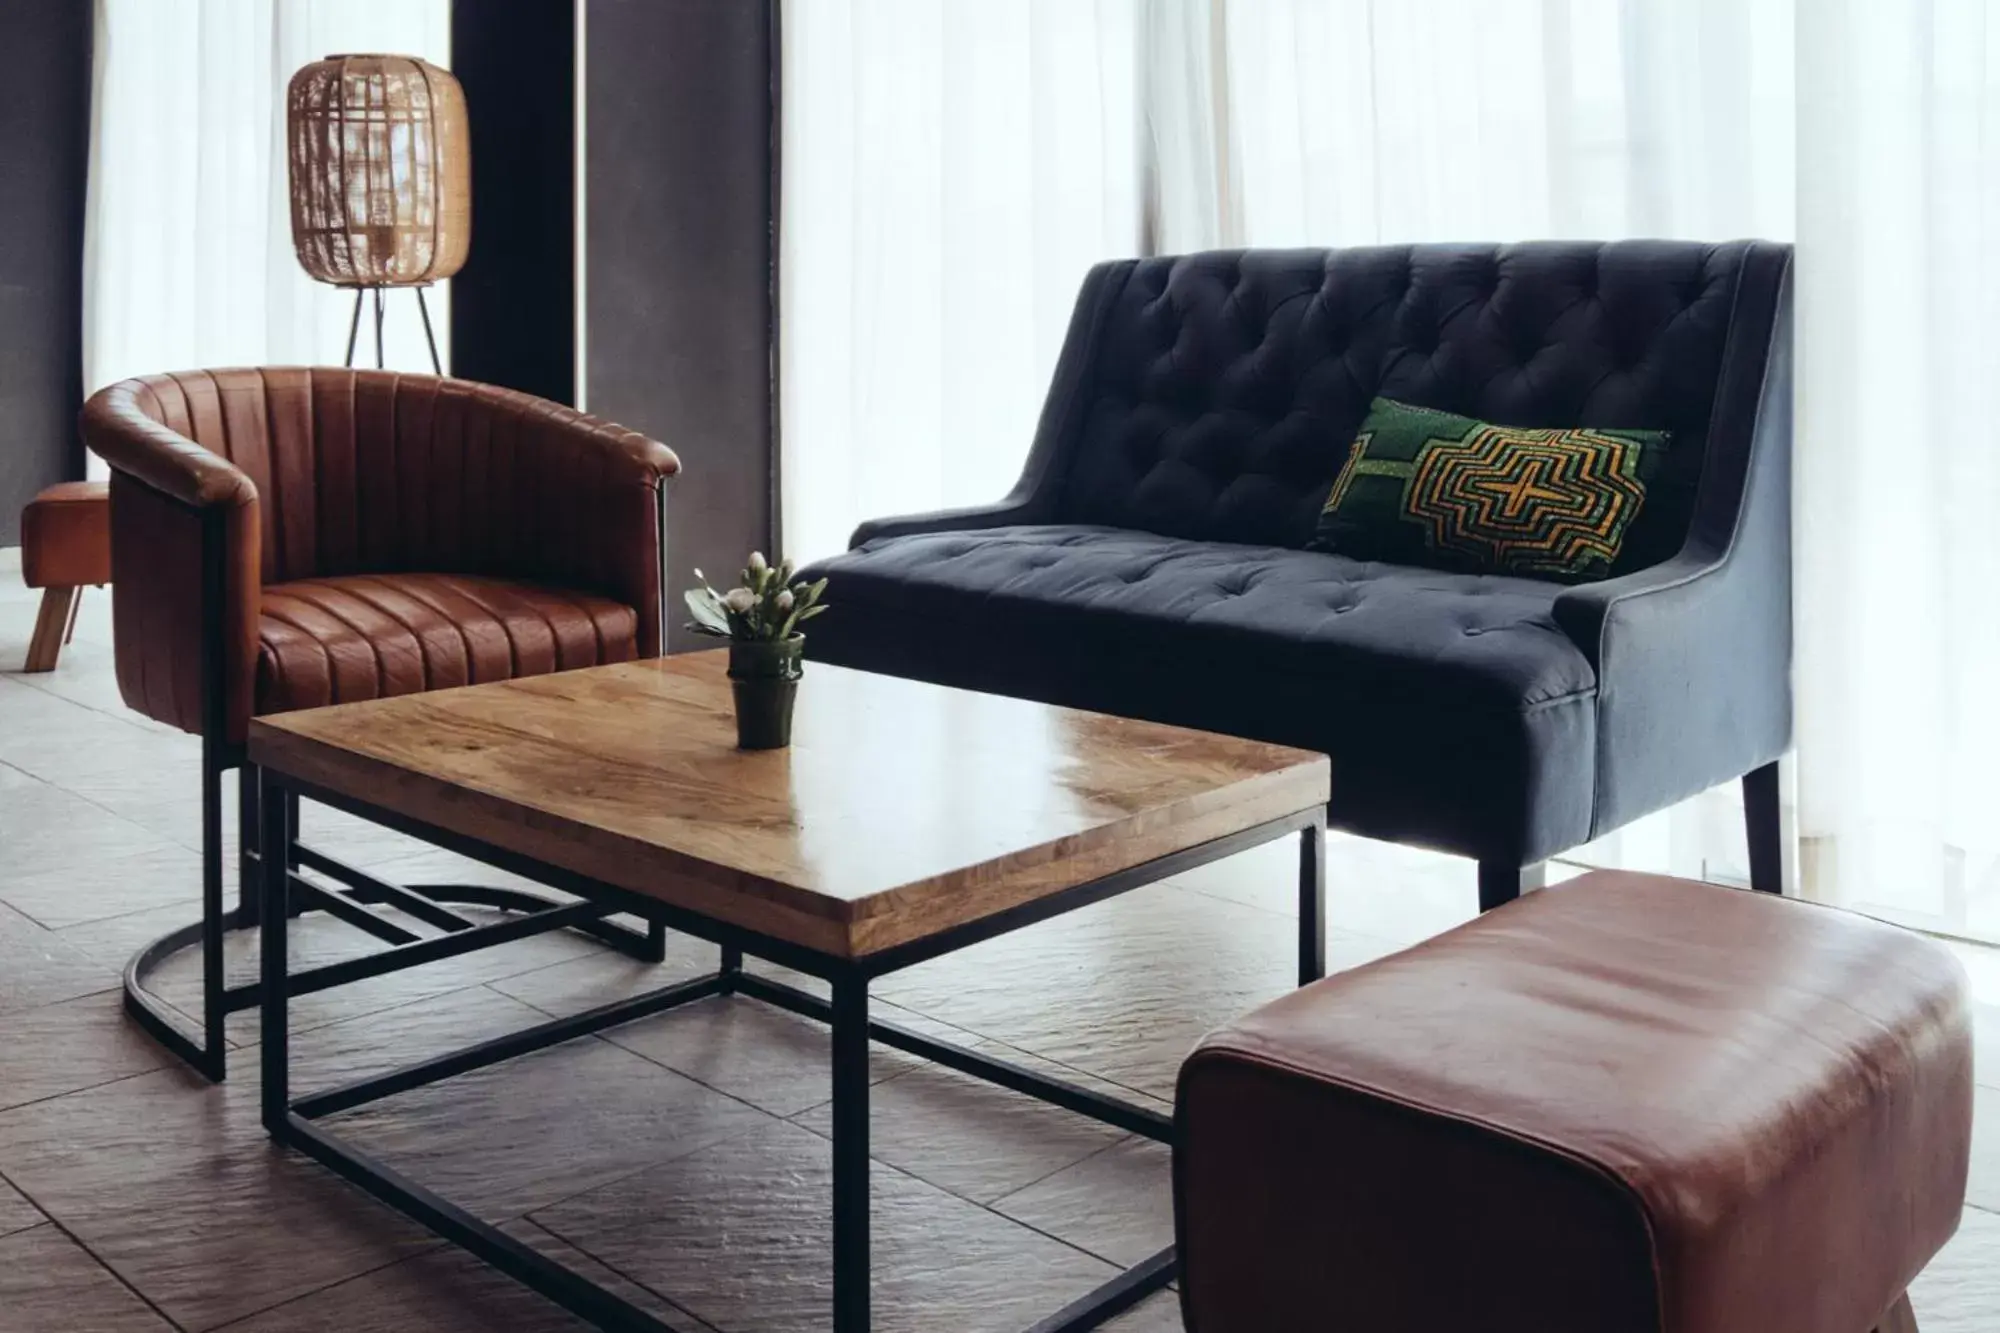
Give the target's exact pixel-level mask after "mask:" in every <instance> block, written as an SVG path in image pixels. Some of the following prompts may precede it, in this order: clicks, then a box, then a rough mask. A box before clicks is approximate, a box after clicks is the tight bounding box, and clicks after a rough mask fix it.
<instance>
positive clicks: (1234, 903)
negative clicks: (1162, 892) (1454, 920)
mask: <svg viewBox="0 0 2000 1333" xmlns="http://www.w3.org/2000/svg"><path fill="white" fill-rule="evenodd" d="M1162 883H1164V884H1165V885H1166V886H1167V887H1168V888H1170V889H1178V890H1179V891H1180V892H1182V893H1192V894H1194V895H1195V896H1196V897H1198V898H1206V899H1208V900H1209V901H1210V902H1219V903H1228V904H1229V905H1230V906H1231V907H1241V908H1246V909H1248V910H1249V911H1252V912H1260V913H1262V914H1263V915H1265V916H1270V917H1276V918H1278V919H1279V920H1281V921H1294V922H1295V921H1297V920H1298V919H1299V914H1298V913H1297V912H1296V911H1292V912H1280V911H1278V910H1277V909H1275V908H1271V907H1265V906H1263V905H1262V904H1260V903H1251V902H1245V901H1243V899H1241V898H1232V897H1230V896H1229V895H1228V894H1226V893H1216V892H1214V891H1213V890H1210V889H1204V888H1200V887H1198V886H1196V885H1193V884H1180V883H1176V882H1175V881H1173V880H1163V881H1162ZM1468 919H1470V918H1468ZM1326 930H1327V935H1328V937H1329V938H1345V939H1350V940H1362V941H1365V942H1367V943H1370V944H1386V945H1388V946H1390V947H1391V948H1395V949H1407V948H1409V947H1410V946H1411V945H1412V944H1416V943H1419V942H1420V940H1422V939H1430V938H1432V937H1431V936H1429V935H1425V936H1421V937H1419V939H1418V940H1399V939H1396V938H1394V937H1392V936H1389V935H1377V934H1375V933H1374V932H1373V931H1368V930H1354V929H1351V928H1349V927H1347V926H1343V925H1341V924H1340V922H1339V921H1337V920H1335V919H1333V917H1332V916H1331V915H1329V916H1328V917H1327V920H1326Z"/></svg>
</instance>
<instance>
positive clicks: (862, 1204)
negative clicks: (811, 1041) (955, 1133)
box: [833, 972, 872, 1333]
mask: <svg viewBox="0 0 2000 1333" xmlns="http://www.w3.org/2000/svg"><path fill="white" fill-rule="evenodd" d="M871 1277H872V1272H871V1267H870V1261H869V1246H868V978H867V977H866V976H865V975H862V974H860V973H858V972H850V973H848V974H847V975H846V976H844V977H840V978H837V979H836V980H835V981H834V983H833V1328H834V1333H868V1324H869V1295H870V1292H869V1283H870V1280H871Z"/></svg>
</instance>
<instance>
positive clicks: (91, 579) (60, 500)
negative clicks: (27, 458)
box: [21, 481, 111, 588]
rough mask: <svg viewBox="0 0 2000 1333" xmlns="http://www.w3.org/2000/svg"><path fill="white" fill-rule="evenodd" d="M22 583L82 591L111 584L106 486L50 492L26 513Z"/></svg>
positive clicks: (70, 485) (86, 484)
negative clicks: (90, 586) (93, 586)
mask: <svg viewBox="0 0 2000 1333" xmlns="http://www.w3.org/2000/svg"><path fill="white" fill-rule="evenodd" d="M21 582H23V583H25V584H27V585H28V586H29V587H30V588H81V587H84V586H86V585H96V584H103V583H109V582H111V491H110V486H109V484H108V483H106V482H102V481H64V482H58V483H57V484H55V485H54V486H49V487H46V488H44V489H43V490H42V492H41V493H40V494H39V495H37V496H36V497H35V498H34V499H32V500H30V501H29V502H28V503H27V505H26V506H25V507H24V508H23V509H22V510H21Z"/></svg>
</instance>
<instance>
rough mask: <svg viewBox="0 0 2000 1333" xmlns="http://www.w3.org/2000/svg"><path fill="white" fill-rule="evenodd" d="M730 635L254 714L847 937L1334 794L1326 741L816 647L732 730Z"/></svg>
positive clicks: (502, 844)
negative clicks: (839, 661) (1141, 717)
mask: <svg viewBox="0 0 2000 1333" xmlns="http://www.w3.org/2000/svg"><path fill="white" fill-rule="evenodd" d="M725 666H726V654H725V653H724V652H721V651H715V652H704V653H691V654H686V655H682V656H676V657H668V658H660V659H656V660H651V661H643V662H629V663H625V664H622V665H618V666H607V667H594V668H590V669H587V670H582V671H567V672H561V673H558V674H555V675H548V676H535V677H531V678H528V679H525V680H515V681H505V682H500V683H496V684H491V685H474V686H469V687H466V688H462V689H452V690H437V691H433V692H430V693H427V694H413V695H406V696H404V697H401V698H396V699H381V700H372V701H369V702H364V703H354V704H339V705H335V706H334V707H331V708H316V709H311V710H308V711H304V712H296V713H282V714H278V715H275V716H272V717H263V718H258V719H256V720H254V721H253V722H252V723H251V727H250V750H249V753H250V760H251V762H253V763H256V764H261V765H266V766H268V767H270V768H272V769H274V770H275V771H277V772H278V773H280V774H283V775H284V776H286V777H291V778H295V779H298V780H299V781H301V782H305V783H308V784H311V785H312V786H315V787H318V788H321V789H323V790H325V791H328V792H331V793H333V794H335V795H339V796H346V797H348V798H350V799H353V800H357V801H361V802H364V803H366V804H368V805H372V806H375V807H378V808H380V809H384V810H389V811H393V812H395V813H398V814H401V815H404V816H406V817H408V818H411V819H415V820H418V821H420V822H422V823H425V824H429V825H433V826H435V827H439V828H443V829H446V830H449V831H450V832H453V833H457V834H460V835H463V836H465V837H469V838H473V839H476V840H478V841H479V842H482V843H486V844H488V845H491V846H494V847H498V848H501V849H503V850H506V851H510V852H514V853H516V854H519V855H523V856H528V857H532V858H534V859H535V860H538V861H541V862H543V863H545V864H549V865H553V866H556V867H559V868H561V869H564V870H568V871H571V872H573V873H577V874H581V875H586V876H589V877H590V878H592V879H597V880H602V881H605V882H607V883H610V884H615V885H617V886H619V887H621V888H625V889H629V890H632V891H634V892H637V893H643V894H646V895H649V896H651V897H655V898H659V899H661V900H663V901H666V902H669V903H673V904H675V905H676V906H679V907H683V908H686V909H689V910H692V911H695V912H699V913H701V914H703V915H705V916H709V917H714V918H717V919H720V920H723V921H726V922H730V923H732V924H735V925H738V926H743V927H747V928H749V929H752V930H758V931H762V932H764V933H766V934H768V935H773V936H777V937H778V938H780V939H784V940H787V941H789V942H791V943H793V944H797V945H803V946H805V947H807V948H812V949H817V950H819V951H821V952H823V953H828V954H832V955H833V956H836V957H843V958H854V957H861V956H864V955H866V954H870V953H874V952H877V951H879V950H882V949H886V948H890V947H893V946H895V945H899V944H904V943H908V942H910V941H913V940H918V939H923V938H928V937H929V936H931V935H934V934H937V933H939V932H941V931H944V930H948V929H950V928H952V927H954V926H958V925H962V924H965V923H967V922H970V921H975V920H978V919H980V918H982V917H985V916H988V915H990V914H992V913H995V912H1000V911H1004V910H1006V909H1008V908H1010V907H1015V906H1018V905H1020V904H1023V903H1027V902H1031V901H1034V900H1036V899H1038V898H1041V897H1045V896H1047V895H1049V894H1053V893H1057V892H1060V891H1062V890H1063V889H1066V888H1072V887H1074V886H1076V885H1079V884H1085V883H1088V882H1090V881H1092V880H1095V879H1099V878H1101V877H1103V876H1105V875H1107V874H1111V873H1113V872H1115V871H1118V870H1123V869H1127V868H1129V867H1132V866H1135V865H1140V864H1143V863H1145V862H1147V861H1151V860H1153V859H1155V858H1157V857H1160V856H1165V855H1168V854H1170V853H1173V852H1177V851H1183V850H1186V849H1188V848H1192V847H1197V846H1200V845H1202V844H1204V843H1207V842H1212V841H1214V840H1215V839H1217V838H1220V837H1225V836H1227V835H1229V834H1232V833H1238V832H1241V831H1243V830H1245V829H1249V828H1254V827H1256V826H1257V825H1260V824H1264V823H1268V822H1270V821H1272V820H1276V819H1283V818H1286V817H1288V816H1291V815H1296V814H1299V813H1301V812H1304V811H1310V810H1312V809H1314V808H1316V807H1318V806H1322V805H1324V804H1325V803H1326V799H1327V788H1328V766H1327V760H1326V757H1325V756H1324V755H1319V754H1313V753H1310V752H1308V751H1304V750H1294V749H1289V748H1287V747H1284V746H1279V745H1265V744H1262V743H1260V742H1256V741H1248V740H1241V739H1238V738H1235V737H1229V736H1218V735H1213V734H1210V733H1207V732H1198V731H1188V730H1184V729H1182V728H1179V727H1169V726H1162V725H1159V724H1156V723H1150V722H1137V721H1131V720H1129V719H1124V718H1115V717H1105V716H1101V715H1098V714H1094V713H1084V712H1078V711H1075V710H1073V709H1066V708H1055V707H1051V706H1048V705H1045V704H1038V703H1030V702H1026V701H1023V700H1019V699H1008V698H1003V697H1000V696H998V695H988V694H978V693H974V692H971V691H966V690H954V689H947V688H945V687H943V686H938V685H928V684H923V683H921V682H917V681H909V680H901V679H898V678H896V677H892V676H880V675H874V674H871V673H867V672H861V671H849V670H846V669H843V668H840V667H834V666H828V665H825V664H823V663H813V664H811V665H810V666H809V667H808V668H807V670H806V674H805V679H804V680H802V681H801V682H800V683H799V697H798V711H797V716H796V720H795V722H794V726H793V731H792V746H791V748H790V749H787V750H767V751H743V750H738V749H737V748H736V735H735V721H734V713H733V706H732V702H731V696H730V688H729V682H728V679H727V677H726V675H725Z"/></svg>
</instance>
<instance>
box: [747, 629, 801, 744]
mask: <svg viewBox="0 0 2000 1333" xmlns="http://www.w3.org/2000/svg"><path fill="white" fill-rule="evenodd" d="M805 645H806V639H805V635H803V634H794V635H793V636H792V637H791V638H789V639H785V640H781V641H764V642H749V641H740V640H739V641H732V642H731V643H730V645H729V685H730V688H731V689H732V690H733V691H734V692H735V694H736V745H737V748H739V749H744V750H781V749H783V748H784V747H785V746H787V745H790V744H791V743H792V704H793V703H794V701H796V700H797V698H798V693H799V676H800V674H801V673H802V671H803V669H804V663H803V661H802V660H801V653H802V651H803V650H804V648H805Z"/></svg>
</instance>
